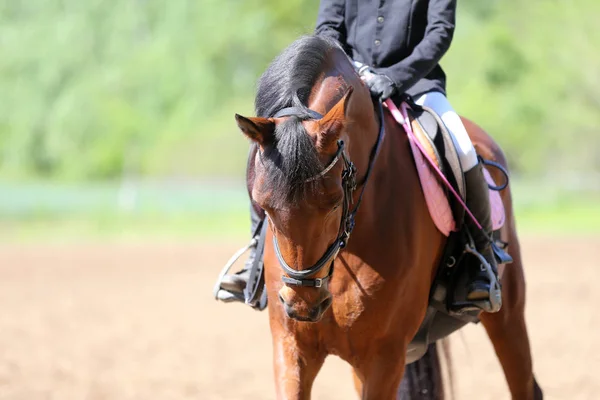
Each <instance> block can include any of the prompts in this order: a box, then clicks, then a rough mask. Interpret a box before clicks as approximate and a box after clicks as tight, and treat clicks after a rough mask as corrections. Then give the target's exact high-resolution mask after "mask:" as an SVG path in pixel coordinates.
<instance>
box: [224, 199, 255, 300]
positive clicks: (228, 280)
mask: <svg viewBox="0 0 600 400" xmlns="http://www.w3.org/2000/svg"><path fill="white" fill-rule="evenodd" d="M260 221H261V216H260V215H259V214H258V213H257V212H256V209H255V208H254V206H253V205H252V204H250V232H251V233H250V234H251V235H258V232H256V228H257V227H258V224H259V223H260ZM255 257H256V246H252V247H251V248H250V254H249V256H248V259H247V260H246V263H245V264H244V267H243V268H242V269H241V270H240V271H239V272H238V273H236V274H229V275H225V276H224V277H223V279H222V280H221V288H222V289H224V290H227V291H229V292H232V293H237V294H241V295H242V296H243V293H244V289H245V288H246V284H247V283H248V278H249V277H250V268H251V267H252V263H253V262H254V259H255Z"/></svg>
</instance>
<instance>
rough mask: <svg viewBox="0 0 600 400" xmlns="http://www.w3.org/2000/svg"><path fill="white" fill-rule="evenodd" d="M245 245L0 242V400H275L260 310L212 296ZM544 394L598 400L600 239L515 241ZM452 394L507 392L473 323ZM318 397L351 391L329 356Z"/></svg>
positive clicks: (460, 341)
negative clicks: (522, 258)
mask: <svg viewBox="0 0 600 400" xmlns="http://www.w3.org/2000/svg"><path fill="white" fill-rule="evenodd" d="M238 244H239V243H237V242H234V243H229V244H227V245H210V246H208V245H206V244H204V245H202V244H196V245H194V244H189V243H188V244H164V243H163V244H83V245H77V246H73V245H71V246H67V245H35V246H21V247H19V246H14V245H13V246H6V245H5V246H3V247H0V399H11V400H37V399H60V400H70V399H78V400H80V399H89V400H100V399H111V400H112V399H115V400H121V399H143V400H146V399H203V400H204V399H236V400H237V399H250V400H252V399H261V400H264V399H273V398H274V394H273V383H272V372H271V342H270V336H269V329H268V323H267V315H266V312H265V313H258V312H255V311H253V310H251V309H249V308H247V307H245V306H243V305H237V304H235V305H227V304H222V303H217V302H215V301H214V300H213V299H212V298H211V292H212V285H213V282H214V279H215V277H216V275H217V273H218V270H219V269H220V266H221V264H222V263H223V262H224V261H225V260H226V259H227V258H228V257H229V255H230V254H231V252H232V251H233V250H235V248H236V246H237V245H238ZM523 246H524V256H525V261H526V268H527V271H526V274H527V279H528V309H527V314H528V318H529V329H530V335H531V339H532V345H533V352H534V363H535V369H536V373H537V376H538V380H539V381H540V384H541V385H542V387H543V388H544V390H545V394H546V398H547V399H598V398H600V394H599V393H600V345H599V344H598V340H599V339H600V333H599V332H600V314H599V313H598V312H597V311H593V309H592V307H593V305H598V304H600V290H598V287H597V285H598V283H599V282H600V268H599V267H600V266H599V265H598V262H597V261H596V260H597V251H598V248H600V238H596V239H584V240H574V239H570V240H567V241H562V240H558V239H551V240H546V241H544V240H542V239H532V238H529V239H526V240H523ZM452 350H453V355H454V366H455V370H456V375H457V380H458V382H457V395H458V396H457V397H458V398H459V399H474V398H478V399H507V398H509V396H508V391H507V387H506V384H505V382H504V378H503V375H502V373H501V370H500V367H499V364H498V363H497V361H496V359H495V356H494V354H493V351H492V348H491V345H490V344H489V341H488V340H487V338H486V337H485V334H484V332H483V328H482V327H480V326H468V327H467V328H465V329H464V330H463V331H461V332H459V333H458V334H456V335H454V336H453V340H452ZM313 393H314V395H313V398H314V399H353V398H356V397H355V395H354V392H353V391H352V385H351V382H350V373H349V368H348V367H347V365H345V364H344V363H342V362H341V361H339V360H338V359H334V358H330V359H328V361H327V362H326V365H325V367H324V369H323V371H322V372H321V374H320V375H319V377H318V378H317V382H316V384H315V389H314V392H313Z"/></svg>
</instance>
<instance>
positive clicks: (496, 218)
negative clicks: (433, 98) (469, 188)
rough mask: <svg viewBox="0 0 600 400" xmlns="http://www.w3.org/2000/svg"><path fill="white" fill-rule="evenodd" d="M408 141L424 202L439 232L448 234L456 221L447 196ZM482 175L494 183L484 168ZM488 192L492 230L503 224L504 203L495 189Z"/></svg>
mask: <svg viewBox="0 0 600 400" xmlns="http://www.w3.org/2000/svg"><path fill="white" fill-rule="evenodd" d="M409 143H410V146H411V149H412V153H413V156H414V158H415V164H416V167H417V172H418V174H419V179H420V180H421V187H422V188H423V193H424V195H425V202H426V203H427V207H428V208H429V213H430V214H431V218H432V219H433V222H434V223H435V226H436V227H437V228H438V229H439V230H440V232H442V233H443V234H444V235H445V236H448V235H449V234H450V232H452V231H455V230H456V222H455V221H454V216H453V215H452V209H451V208H450V203H449V202H448V198H447V197H446V194H445V193H444V190H443V189H442V185H441V183H440V181H439V179H438V178H437V177H436V176H435V175H434V174H433V172H432V171H431V167H430V165H429V164H428V163H427V161H426V160H425V158H424V157H423V154H421V151H420V150H419V148H418V147H417V145H416V144H415V143H414V142H413V141H412V140H409ZM484 175H485V178H486V180H487V181H488V183H489V184H491V185H494V186H495V185H496V183H495V182H494V179H493V178H492V176H491V175H490V173H489V172H488V170H487V169H485V168H484ZM489 193H490V205H491V210H492V226H493V229H494V230H497V229H500V228H502V226H503V225H504V220H505V212H504V205H503V204H502V199H501V198H500V194H499V193H498V192H497V191H494V190H490V191H489Z"/></svg>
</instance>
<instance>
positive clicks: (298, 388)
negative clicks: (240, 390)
mask: <svg viewBox="0 0 600 400" xmlns="http://www.w3.org/2000/svg"><path fill="white" fill-rule="evenodd" d="M324 361H325V355H324V354H315V351H314V349H311V350H310V351H309V352H306V353H305V352H304V351H302V349H301V348H299V346H298V343H297V342H296V340H295V339H294V338H293V337H291V336H282V337H275V338H274V340H273V365H274V369H275V391H276V393H277V399H278V400H284V399H285V400H308V399H310V392H311V390H312V386H313V383H314V381H315V378H316V377H317V374H318V373H319V370H320V369H321V367H322V366H323V362H324Z"/></svg>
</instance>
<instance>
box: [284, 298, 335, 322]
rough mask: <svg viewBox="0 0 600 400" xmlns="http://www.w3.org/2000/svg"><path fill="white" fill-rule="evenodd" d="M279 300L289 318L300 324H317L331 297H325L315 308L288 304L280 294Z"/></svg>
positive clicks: (330, 301) (328, 305) (329, 303)
mask: <svg viewBox="0 0 600 400" xmlns="http://www.w3.org/2000/svg"><path fill="white" fill-rule="evenodd" d="M279 300H280V301H281V303H282V304H283V309H284V310H285V313H286V314H287V316H288V317H289V318H291V319H295V320H296V321H302V322H318V321H319V320H321V318H322V317H323V314H325V311H327V309H328V308H329V307H330V306H331V303H332V297H331V295H328V296H327V297H325V298H324V299H323V300H322V301H321V303H319V304H318V305H317V306H316V307H299V306H298V305H297V303H296V304H288V303H287V302H286V301H285V300H284V298H283V296H282V295H281V294H279Z"/></svg>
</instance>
